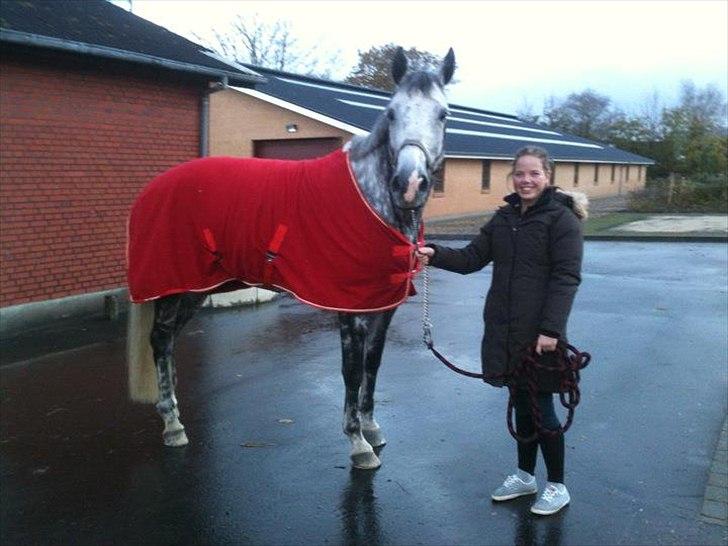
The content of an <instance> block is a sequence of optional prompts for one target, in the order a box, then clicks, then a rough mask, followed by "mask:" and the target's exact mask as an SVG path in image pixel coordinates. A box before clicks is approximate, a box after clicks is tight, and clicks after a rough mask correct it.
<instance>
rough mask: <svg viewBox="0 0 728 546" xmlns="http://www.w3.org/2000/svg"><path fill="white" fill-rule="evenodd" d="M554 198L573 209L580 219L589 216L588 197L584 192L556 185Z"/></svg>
mask: <svg viewBox="0 0 728 546" xmlns="http://www.w3.org/2000/svg"><path fill="white" fill-rule="evenodd" d="M554 198H555V199H558V200H559V202H561V203H563V204H564V205H566V206H567V207H569V208H570V209H571V210H573V211H574V214H576V216H577V217H578V218H579V219H580V220H586V219H587V218H588V217H589V198H588V197H587V195H586V194H585V193H582V192H580V191H565V190H562V189H561V188H558V187H557V188H556V191H555V192H554Z"/></svg>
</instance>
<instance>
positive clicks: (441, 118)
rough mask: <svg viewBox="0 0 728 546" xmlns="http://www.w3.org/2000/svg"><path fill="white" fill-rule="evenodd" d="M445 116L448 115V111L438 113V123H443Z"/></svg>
mask: <svg viewBox="0 0 728 546" xmlns="http://www.w3.org/2000/svg"><path fill="white" fill-rule="evenodd" d="M447 115H448V111H447V110H442V111H440V116H439V118H440V121H445V120H446V119H447Z"/></svg>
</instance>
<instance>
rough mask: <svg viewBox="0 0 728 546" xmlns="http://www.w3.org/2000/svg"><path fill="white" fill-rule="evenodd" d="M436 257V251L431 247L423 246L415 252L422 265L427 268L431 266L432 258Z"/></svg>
mask: <svg viewBox="0 0 728 546" xmlns="http://www.w3.org/2000/svg"><path fill="white" fill-rule="evenodd" d="M434 255H435V249H434V248H430V247H429V246H421V247H419V248H417V250H415V256H417V259H418V260H419V261H420V263H421V264H422V265H423V266H425V265H429V264H430V258H432V257H433V256H434Z"/></svg>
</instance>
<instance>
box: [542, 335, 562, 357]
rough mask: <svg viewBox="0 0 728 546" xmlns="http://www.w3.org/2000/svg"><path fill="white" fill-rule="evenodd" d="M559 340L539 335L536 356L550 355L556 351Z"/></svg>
mask: <svg viewBox="0 0 728 546" xmlns="http://www.w3.org/2000/svg"><path fill="white" fill-rule="evenodd" d="M558 341H559V340H558V339H557V338H554V337H549V336H544V335H539V336H538V339H537V340H536V354H539V355H540V354H543V353H550V352H553V351H555V350H556V344H557V343H558Z"/></svg>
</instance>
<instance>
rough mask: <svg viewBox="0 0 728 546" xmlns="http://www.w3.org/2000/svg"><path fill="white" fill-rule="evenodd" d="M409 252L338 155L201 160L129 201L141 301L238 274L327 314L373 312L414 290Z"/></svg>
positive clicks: (218, 283)
mask: <svg viewBox="0 0 728 546" xmlns="http://www.w3.org/2000/svg"><path fill="white" fill-rule="evenodd" d="M413 249H414V246H413V245H412V243H410V242H409V241H408V240H407V239H406V238H405V237H404V236H403V235H402V234H401V233H399V232H398V231H396V230H395V229H393V228H391V227H389V225H387V224H386V223H385V222H384V221H383V220H382V219H381V218H380V217H379V216H378V215H377V214H376V212H375V211H374V210H372V209H371V208H370V206H369V205H368V203H367V202H366V201H365V199H364V197H363V196H362V194H361V193H360V190H359V187H358V186H357V184H356V182H355V180H354V177H353V175H352V172H351V169H350V166H349V162H348V157H347V155H346V154H345V153H344V152H343V151H341V150H339V151H336V152H333V153H331V154H329V155H327V156H325V157H322V158H319V159H312V160H304V161H284V160H270V159H250V158H234V157H208V158H201V159H196V160H193V161H189V162H187V163H183V164H181V165H178V166H177V167H174V168H172V169H170V170H169V171H167V172H165V173H163V174H161V175H160V176H158V177H157V178H155V179H154V180H152V181H151V182H150V183H149V185H147V187H146V188H145V189H144V190H143V191H142V193H141V194H140V195H139V197H138V198H137V200H136V202H135V203H134V205H133V207H132V209H131V214H130V216H129V224H128V247H127V276H128V283H129V293H130V297H131V300H132V301H133V302H136V303H141V302H144V301H149V300H153V299H156V298H160V297H162V296H166V295H169V294H175V293H180V292H190V291H215V290H218V291H220V290H225V289H228V287H229V286H230V285H229V284H228V283H230V282H231V281H238V285H239V284H240V283H244V284H245V285H249V286H264V287H269V288H279V289H283V290H286V291H288V292H290V293H292V294H293V295H294V296H296V297H297V298H298V299H299V300H301V301H303V302H304V303H308V304H310V305H314V306H316V307H321V308H324V309H331V310H340V311H352V312H366V311H379V310H384V309H390V308H393V307H396V306H397V305H399V304H400V303H402V302H403V301H404V300H405V299H406V298H407V296H408V295H411V294H412V293H414V291H413V287H412V277H413V275H414V274H415V273H416V271H417V269H418V268H419V266H418V265H417V260H415V259H414V253H413ZM223 285H227V286H223Z"/></svg>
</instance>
